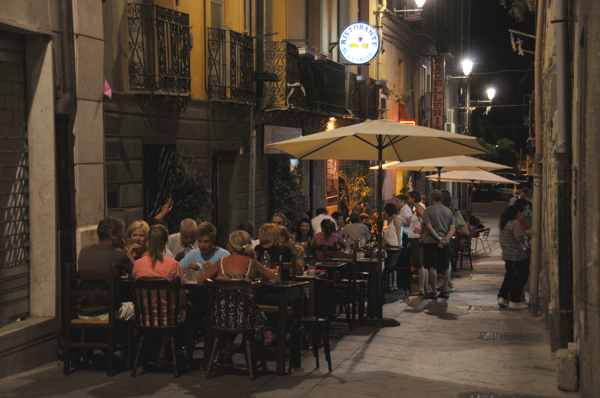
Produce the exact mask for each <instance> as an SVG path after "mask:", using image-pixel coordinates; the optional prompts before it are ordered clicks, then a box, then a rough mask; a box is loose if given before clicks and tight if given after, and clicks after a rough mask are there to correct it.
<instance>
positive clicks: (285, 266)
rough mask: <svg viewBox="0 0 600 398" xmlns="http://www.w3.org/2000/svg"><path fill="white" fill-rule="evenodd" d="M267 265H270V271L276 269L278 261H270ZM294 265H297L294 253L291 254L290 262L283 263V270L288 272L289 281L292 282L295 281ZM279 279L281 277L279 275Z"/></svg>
mask: <svg viewBox="0 0 600 398" xmlns="http://www.w3.org/2000/svg"><path fill="white" fill-rule="evenodd" d="M269 265H270V267H271V269H275V268H276V267H278V266H279V261H271V262H269ZM296 265H297V261H296V253H294V254H292V259H291V261H290V262H284V263H283V269H284V270H287V271H289V273H290V279H291V280H293V281H295V280H296ZM279 277H281V275H279ZM282 279H283V278H282Z"/></svg>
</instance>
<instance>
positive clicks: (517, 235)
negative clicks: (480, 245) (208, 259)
mask: <svg viewBox="0 0 600 398" xmlns="http://www.w3.org/2000/svg"><path fill="white" fill-rule="evenodd" d="M523 210H524V209H523V206H521V205H520V204H514V205H512V206H508V207H507V208H506V209H504V211H503V212H502V215H500V248H501V249H502V259H503V260H504V264H505V269H506V273H505V274H504V280H503V281H502V286H501V287H500V291H499V292H498V305H499V306H500V307H509V308H515V309H523V308H527V307H528V304H527V302H526V301H521V288H522V287H523V281H522V280H523V274H524V269H525V266H526V263H527V254H526V253H525V250H524V246H523V244H522V243H523V242H524V241H525V234H524V233H523V230H522V229H521V226H520V225H519V220H520V219H521V217H522V216H523Z"/></svg>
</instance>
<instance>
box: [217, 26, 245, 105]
mask: <svg viewBox="0 0 600 398" xmlns="http://www.w3.org/2000/svg"><path fill="white" fill-rule="evenodd" d="M207 44H208V46H207V50H208V53H207V56H208V87H207V89H208V97H209V98H218V99H223V100H239V101H245V102H252V103H254V102H255V101H256V98H255V92H254V45H253V40H252V38H251V37H250V36H247V35H244V34H242V33H237V32H234V31H232V30H223V29H215V28H208V29H207Z"/></svg>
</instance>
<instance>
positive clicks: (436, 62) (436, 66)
mask: <svg viewBox="0 0 600 398" xmlns="http://www.w3.org/2000/svg"><path fill="white" fill-rule="evenodd" d="M432 60H433V75H432V78H431V80H432V84H431V87H432V88H431V90H432V96H431V102H432V104H431V124H432V125H431V127H432V128H434V129H438V130H443V129H444V57H433V58H432Z"/></svg>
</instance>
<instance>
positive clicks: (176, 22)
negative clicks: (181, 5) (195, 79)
mask: <svg viewBox="0 0 600 398" xmlns="http://www.w3.org/2000/svg"><path fill="white" fill-rule="evenodd" d="M127 21H128V28H129V87H130V89H131V90H139V91H149V92H153V93H156V92H165V93H189V92H190V91H191V81H192V79H191V74H190V50H191V45H190V16H189V14H184V13H182V12H178V11H174V10H170V9H168V8H164V7H159V6H155V5H146V4H132V3H130V4H127Z"/></svg>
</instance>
